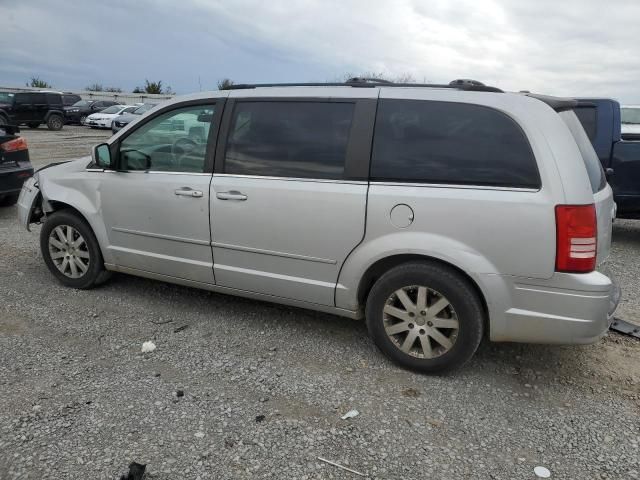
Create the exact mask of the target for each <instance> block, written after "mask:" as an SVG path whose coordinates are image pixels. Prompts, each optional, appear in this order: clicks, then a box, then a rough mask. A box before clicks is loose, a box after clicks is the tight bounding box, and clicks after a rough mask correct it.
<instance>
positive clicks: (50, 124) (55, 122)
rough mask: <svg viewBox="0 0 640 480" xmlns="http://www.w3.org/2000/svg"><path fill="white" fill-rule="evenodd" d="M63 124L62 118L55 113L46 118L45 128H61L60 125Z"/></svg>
mask: <svg viewBox="0 0 640 480" xmlns="http://www.w3.org/2000/svg"><path fill="white" fill-rule="evenodd" d="M63 126H64V119H63V118H62V117H61V116H60V115H57V114H54V115H51V116H50V117H49V119H48V120H47V128H48V129H49V130H54V131H57V130H62V127H63Z"/></svg>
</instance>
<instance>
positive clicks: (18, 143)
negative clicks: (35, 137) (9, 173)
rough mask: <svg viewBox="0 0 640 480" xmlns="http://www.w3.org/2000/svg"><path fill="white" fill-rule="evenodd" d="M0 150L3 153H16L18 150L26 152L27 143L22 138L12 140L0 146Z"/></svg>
mask: <svg viewBox="0 0 640 480" xmlns="http://www.w3.org/2000/svg"><path fill="white" fill-rule="evenodd" d="M0 149H2V150H4V151H5V152H17V151H18V150H27V141H26V140H25V139H24V138H22V137H18V138H16V139H14V140H10V141H8V142H5V143H2V144H0Z"/></svg>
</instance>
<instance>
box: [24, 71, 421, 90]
mask: <svg viewBox="0 0 640 480" xmlns="http://www.w3.org/2000/svg"><path fill="white" fill-rule="evenodd" d="M353 78H365V79H376V80H383V81H387V82H394V83H415V82H416V80H415V78H414V77H413V75H411V74H410V73H403V74H400V75H389V74H386V73H384V72H371V71H369V72H363V73H360V74H359V75H354V74H352V73H345V74H344V75H342V76H341V77H339V78H338V79H337V80H333V81H334V82H335V81H338V82H346V81H348V80H351V79H353ZM26 85H27V87H35V88H53V87H52V85H51V84H50V83H49V82H47V81H46V80H43V79H42V78H40V77H35V76H34V77H31V80H30V81H28V82H27V83H26ZM216 85H217V87H218V90H229V89H230V88H231V87H232V86H233V85H235V82H234V81H233V80H231V79H230V78H223V79H222V80H218V82H217V84H216ZM85 90H86V91H88V92H110V93H122V91H123V90H122V89H121V88H120V87H110V86H104V85H103V84H101V83H97V82H96V83H92V84H91V85H87V86H86V87H85ZM131 93H148V94H156V95H175V92H174V91H173V89H172V88H171V86H169V85H165V84H164V83H163V81H162V80H156V81H150V80H148V79H145V81H144V85H142V86H136V87H135V88H134V89H133V90H132V91H131Z"/></svg>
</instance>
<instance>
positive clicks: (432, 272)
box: [366, 262, 485, 373]
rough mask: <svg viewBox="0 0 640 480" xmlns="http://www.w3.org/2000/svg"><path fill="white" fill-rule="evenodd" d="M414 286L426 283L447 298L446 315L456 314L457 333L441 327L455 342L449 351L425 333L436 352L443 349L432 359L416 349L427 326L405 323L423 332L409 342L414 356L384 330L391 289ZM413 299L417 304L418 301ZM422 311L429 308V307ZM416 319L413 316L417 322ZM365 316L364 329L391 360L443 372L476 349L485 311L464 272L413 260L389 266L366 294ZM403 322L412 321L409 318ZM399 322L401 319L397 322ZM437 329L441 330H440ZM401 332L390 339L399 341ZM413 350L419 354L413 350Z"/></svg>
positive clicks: (459, 365)
mask: <svg viewBox="0 0 640 480" xmlns="http://www.w3.org/2000/svg"><path fill="white" fill-rule="evenodd" d="M414 285H415V286H426V287H428V288H429V289H432V290H435V291H436V292H438V293H439V294H441V295H442V296H444V297H446V300H448V302H449V305H450V306H447V307H445V309H446V310H444V311H443V312H445V315H452V314H451V310H450V308H452V309H453V311H454V312H455V314H456V316H457V321H458V330H457V336H455V337H453V332H455V331H454V330H446V329H445V330H444V332H449V334H450V335H452V338H455V341H453V342H452V343H453V345H452V346H451V347H450V348H449V349H448V350H446V349H445V347H442V346H441V345H440V344H439V343H437V342H436V341H435V340H433V339H432V338H429V337H428V334H427V341H428V342H429V345H432V346H433V345H435V348H436V351H437V350H438V349H440V350H441V349H445V351H444V353H441V354H440V355H439V356H435V357H434V358H425V357H424V353H422V352H420V351H419V350H415V348H417V347H416V346H417V345H420V347H421V346H422V341H423V338H425V337H424V332H425V330H423V328H426V327H419V326H418V325H417V324H414V323H405V325H409V326H411V329H414V328H415V329H416V330H419V331H420V334H423V335H421V337H420V340H416V343H415V344H414V343H412V345H414V349H413V350H411V351H412V352H414V355H411V354H409V353H405V352H403V351H402V350H401V349H400V346H399V345H397V344H396V343H395V342H394V340H392V338H391V337H390V336H389V335H387V332H386V330H385V314H384V313H383V309H384V308H385V304H386V303H387V301H388V300H389V299H390V298H392V295H393V294H394V292H396V291H398V290H400V289H402V288H404V287H409V286H414ZM415 302H416V303H417V300H415ZM425 310H428V307H427V308H426V309H425ZM415 315H420V313H418V312H416V314H414V316H415ZM387 318H389V316H387ZM391 318H393V317H391ZM411 318H413V316H412V317H411ZM417 318H418V317H417V316H416V322H417ZM425 318H426V317H422V319H421V321H422V322H424V321H425V320H424V319H425ZM451 318H453V317H451ZM366 319H367V320H366V321H367V329H368V330H369V334H370V335H371V338H372V339H373V341H374V343H375V344H376V345H377V346H378V348H379V349H380V350H382V352H383V353H384V354H385V355H387V356H388V357H389V358H391V359H392V360H393V361H394V362H396V363H398V364H400V365H402V366H403V367H406V368H409V369H411V370H417V371H420V372H425V373H442V372H445V371H447V370H454V369H456V368H460V367H461V366H462V365H464V364H465V363H466V362H467V361H469V359H471V357H472V356H473V354H474V353H475V352H476V350H477V349H478V346H479V345H480V341H481V340H482V335H483V329H484V323H485V311H484V308H483V305H482V301H481V300H480V298H479V297H478V294H477V292H476V290H475V289H474V288H473V286H472V285H471V284H470V283H469V281H468V280H467V279H466V278H465V277H464V276H463V275H461V274H460V273H458V272H457V271H455V270H454V269H452V268H448V267H446V266H443V265H440V264H437V263H435V262H412V263H406V264H402V265H399V266H397V267H394V268H392V269H391V270H389V271H388V272H386V273H385V274H384V275H382V276H381V277H380V278H379V279H378V280H377V281H376V282H375V284H374V285H373V287H372V288H371V291H370V292H369V295H368V297H367V304H366ZM434 321H435V320H434ZM387 322H389V320H387ZM406 322H411V319H409V320H406ZM400 323H403V322H402V321H400ZM394 326H395V324H394ZM407 328H408V327H407ZM429 328H431V327H429ZM438 331H439V332H440V333H442V331H443V330H438ZM414 333H415V332H414ZM403 335H404V332H402V333H398V334H396V335H395V336H393V338H394V339H395V341H398V342H400V341H401V340H402V338H403V337H402V336H403ZM408 336H409V332H408V331H407V334H406V336H405V337H404V338H405V339H406V337H408ZM416 351H417V352H418V353H415V352H416ZM416 355H423V356H422V357H419V356H416Z"/></svg>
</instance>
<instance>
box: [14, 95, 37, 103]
mask: <svg viewBox="0 0 640 480" xmlns="http://www.w3.org/2000/svg"><path fill="white" fill-rule="evenodd" d="M36 97H37V95H36V94H35V93H16V95H15V99H16V100H15V103H16V104H20V105H24V104H28V103H35V102H36Z"/></svg>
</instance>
